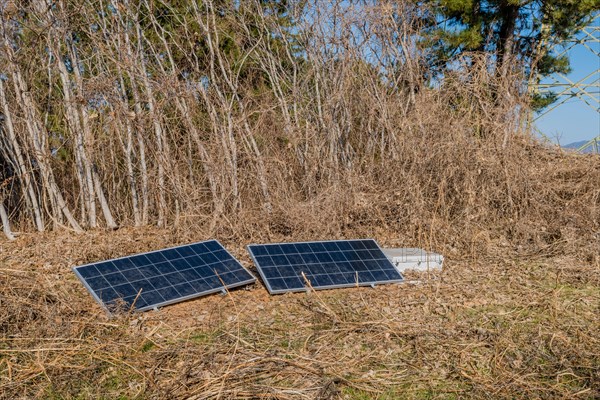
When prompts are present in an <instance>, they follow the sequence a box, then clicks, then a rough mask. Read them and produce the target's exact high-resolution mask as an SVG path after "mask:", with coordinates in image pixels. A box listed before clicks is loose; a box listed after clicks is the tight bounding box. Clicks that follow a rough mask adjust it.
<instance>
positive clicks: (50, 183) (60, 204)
mask: <svg viewBox="0 0 600 400" xmlns="http://www.w3.org/2000/svg"><path fill="white" fill-rule="evenodd" d="M5 44H6V45H9V44H8V43H5ZM11 73H12V77H13V83H14V86H15V92H16V94H17V99H18V103H19V104H20V106H21V108H22V109H23V111H24V113H25V122H26V125H27V128H28V132H29V135H30V138H31V141H32V144H33V148H34V154H35V158H36V162H37V164H38V166H39V169H40V172H41V174H42V178H43V181H44V187H45V188H46V190H47V192H48V196H49V199H50V202H51V203H52V208H53V209H55V208H56V209H57V210H59V212H61V213H62V214H63V215H64V216H65V218H66V219H67V221H69V224H70V225H71V227H72V228H73V229H74V230H75V231H77V232H82V231H83V230H82V229H81V226H80V225H79V224H78V223H77V221H76V220H75V218H73V214H71V211H70V210H69V207H68V206H67V203H66V201H65V200H64V198H63V196H62V194H61V193H60V189H59V188H58V185H57V184H56V180H55V179H54V174H53V172H52V169H51V168H50V166H49V165H48V163H47V161H46V159H47V158H49V155H48V149H47V140H46V137H45V134H46V132H45V129H44V127H43V125H42V123H41V121H40V118H39V116H38V115H37V111H36V109H35V104H34V103H33V100H32V99H31V98H30V94H29V91H28V89H27V85H26V84H25V82H24V80H23V78H22V76H21V74H20V73H19V70H18V66H17V65H15V64H14V63H13V64H12V65H11Z"/></svg>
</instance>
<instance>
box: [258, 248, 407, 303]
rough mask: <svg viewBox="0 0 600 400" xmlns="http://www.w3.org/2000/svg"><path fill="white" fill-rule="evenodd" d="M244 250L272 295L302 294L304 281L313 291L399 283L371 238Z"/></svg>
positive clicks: (398, 277) (393, 271)
mask: <svg viewBox="0 0 600 400" xmlns="http://www.w3.org/2000/svg"><path fill="white" fill-rule="evenodd" d="M248 251H249V252H250V255H251V257H252V259H253V260H254V262H255V264H256V266H257V268H258V271H259V273H260V275H261V277H262V278H263V281H264V282H265V284H266V286H267V289H268V290H269V292H270V293H273V294H276V293H284V292H289V291H304V290H306V279H307V280H308V281H309V282H310V284H311V286H312V287H313V288H315V289H328V288H337V287H351V286H365V285H373V284H376V283H392V282H401V281H402V280H403V278H402V275H400V273H399V272H398V271H397V270H396V269H395V268H394V266H393V265H392V264H391V263H390V261H389V260H388V259H387V257H386V256H385V254H383V252H382V251H381V249H380V248H379V245H377V242H375V241H374V240H372V239H364V240H362V239H359V240H335V241H323V242H299V243H278V244H262V245H250V246H248ZM303 275H304V276H303ZM304 277H305V278H306V279H305V278H304Z"/></svg>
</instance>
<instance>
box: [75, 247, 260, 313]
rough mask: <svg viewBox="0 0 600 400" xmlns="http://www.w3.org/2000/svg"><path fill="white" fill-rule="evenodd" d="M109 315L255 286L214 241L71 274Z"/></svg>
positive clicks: (105, 263)
mask: <svg viewBox="0 0 600 400" xmlns="http://www.w3.org/2000/svg"><path fill="white" fill-rule="evenodd" d="M73 271H74V272H75V274H76V275H77V277H78V278H79V279H80V280H81V281H82V282H83V284H84V285H85V287H86V288H87V289H88V290H89V291H90V293H91V294H92V296H94V298H95V299H96V301H98V302H99V303H100V304H101V305H102V306H104V307H105V308H106V309H107V310H108V311H113V310H115V309H116V308H118V307H126V308H133V309H135V310H137V311H145V310H149V309H152V308H157V307H160V306H164V305H167V304H173V303H177V302H180V301H184V300H188V299H192V298H194V297H199V296H203V295H207V294H210V293H216V292H219V291H224V290H225V288H227V289H230V288H234V287H237V286H241V285H246V284H249V283H252V282H254V281H256V278H255V277H254V276H253V275H252V274H251V273H250V272H248V270H246V269H245V268H244V267H242V265H241V264H240V263H239V261H237V260H236V259H235V258H234V257H233V256H232V255H231V254H230V253H229V252H228V251H227V250H225V248H224V247H223V246H222V245H221V243H219V242H218V241H216V240H208V241H204V242H199V243H193V244H189V245H185V246H178V247H172V248H168V249H163V250H157V251H151V252H148V253H141V254H136V255H132V256H129V257H123V258H116V259H113V260H107V261H100V262H97V263H92V264H86V265H82V266H79V267H75V268H73Z"/></svg>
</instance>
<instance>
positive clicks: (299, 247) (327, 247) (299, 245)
mask: <svg viewBox="0 0 600 400" xmlns="http://www.w3.org/2000/svg"><path fill="white" fill-rule="evenodd" d="M349 242H373V243H374V244H375V246H376V248H374V249H373V250H378V251H379V252H380V253H381V257H379V258H377V260H382V261H383V263H384V264H385V265H386V266H388V267H389V268H387V269H386V270H389V271H394V273H396V274H398V276H399V279H387V280H372V281H363V282H359V281H358V280H357V281H355V282H354V283H335V282H333V281H331V279H329V280H330V281H331V282H332V284H327V285H315V284H314V282H312V281H311V282H310V283H311V286H312V288H313V289H315V290H328V289H342V288H349V287H358V286H361V287H364V286H375V285H380V284H392V283H402V282H404V277H403V276H402V274H401V273H400V271H398V270H397V268H395V267H394V265H393V264H392V263H391V261H390V260H389V259H388V258H387V257H386V256H385V254H384V253H383V250H382V249H381V247H380V246H379V243H377V241H376V240H375V239H343V240H319V241H306V242H279V243H267V244H255V243H253V244H249V245H248V246H246V248H247V250H248V253H249V254H250V258H251V259H252V262H254V265H255V266H256V270H257V271H258V273H259V275H260V277H261V279H262V281H263V283H264V284H265V287H266V288H267V290H268V291H269V293H270V294H283V293H290V292H292V293H293V292H306V291H308V290H309V288H308V286H306V282H305V281H304V280H302V277H301V275H298V274H296V276H297V277H299V278H300V279H301V280H302V287H301V288H300V287H297V288H292V289H290V288H288V289H275V288H273V287H272V285H271V282H270V279H271V278H269V277H267V276H266V275H265V271H264V270H263V268H264V267H265V265H264V264H263V261H265V260H266V259H265V260H258V259H257V257H261V256H263V257H264V256H267V255H268V256H269V257H271V259H273V258H274V256H273V254H274V253H272V252H271V253H265V254H255V250H259V249H260V248H262V247H274V246H280V249H281V250H280V251H282V253H281V254H282V255H285V256H286V257H287V256H288V254H285V250H291V249H292V247H290V245H291V246H294V251H297V252H298V253H293V254H298V255H300V257H301V258H302V259H303V263H304V264H305V265H307V264H308V263H309V261H311V260H314V261H317V262H318V263H319V264H316V263H314V264H313V265H314V267H313V268H315V269H316V268H321V269H323V272H324V273H323V274H322V275H324V276H329V275H331V274H327V273H326V272H327V271H325V269H324V268H323V263H328V264H333V265H336V266H337V267H338V269H339V268H340V267H339V265H342V267H344V268H348V265H350V269H352V267H351V264H350V261H348V260H344V261H341V260H333V259H332V261H331V262H328V261H320V260H318V259H317V256H316V253H314V252H312V250H311V249H310V246H311V245H313V246H314V245H317V244H320V245H322V246H323V250H324V251H323V252H322V253H320V254H328V255H330V254H331V253H332V252H336V253H341V252H342V251H348V250H354V251H356V250H355V249H353V248H352V247H349V245H348V243H349ZM332 244H336V245H338V244H342V246H343V247H345V249H342V248H341V247H340V246H338V248H339V249H337V250H333V249H332V248H331V245H332ZM306 250H311V253H313V254H312V255H311V254H310V253H306V254H304V253H303V251H306ZM364 250H367V251H368V250H371V249H366V248H365V249H364ZM361 251H362V250H361ZM259 252H260V250H259ZM305 255H306V258H305V257H304V256H305ZM371 256H372V254H371ZM330 258H331V256H330ZM272 261H274V260H272ZM356 261H363V260H362V259H357V260H356ZM369 261H373V259H371V260H369ZM287 264H289V263H287ZM345 264H348V265H345ZM290 265H291V264H290ZM272 266H277V265H276V263H275V262H273V265H272ZM266 267H269V266H266ZM350 272H353V273H356V274H358V271H356V270H353V271H347V272H345V273H350ZM340 273H342V271H341V270H340ZM306 275H307V274H306V273H305V276H306ZM289 278H292V277H289ZM276 279H277V278H276ZM281 279H283V276H282V277H281ZM286 279H287V278H286ZM307 279H309V281H310V278H309V277H308V276H307Z"/></svg>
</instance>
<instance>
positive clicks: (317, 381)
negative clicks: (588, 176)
mask: <svg viewBox="0 0 600 400" xmlns="http://www.w3.org/2000/svg"><path fill="white" fill-rule="evenodd" d="M388 233H389V232H388ZM202 238H204V237H203V236H202V235H198V234H193V233H189V232H188V233H184V232H177V231H165V230H157V229H151V228H145V229H123V230H120V231H117V232H113V233H103V232H90V233H86V234H84V235H81V236H77V235H70V234H47V235H31V236H23V237H21V238H20V239H19V240H18V241H16V242H12V243H6V242H3V243H2V244H1V246H2V249H1V250H2V251H1V257H2V259H1V260H0V265H2V267H1V268H2V270H1V272H2V273H1V274H0V293H2V295H1V297H0V330H1V332H0V333H1V335H2V341H1V345H0V393H1V395H0V398H6V399H14V398H34V397H35V398H55V399H62V398H65V399H70V398H107V399H108V398H124V399H126V398H195V399H204V398H271V399H330V398H331V399H335V398H345V399H367V398H379V399H395V398H464V397H469V398H483V397H489V396H490V395H492V396H493V397H494V398H515V397H523V398H549V397H553V398H556V397H569V398H573V397H577V398H596V397H598V396H599V395H600V352H599V351H598V349H600V339H599V338H600V318H599V311H600V310H599V305H600V280H599V276H600V275H599V272H600V264H599V260H598V258H595V259H593V260H589V259H587V260H586V259H582V258H581V257H577V255H576V254H569V255H565V256H543V257H539V256H528V257H522V256H521V257H518V256H517V255H516V253H515V251H514V250H505V251H503V252H500V251H498V254H502V253H504V254H503V255H502V256H493V255H491V254H489V253H490V252H488V254H487V255H485V256H484V257H480V258H477V259H475V260H473V259H471V258H470V257H464V256H459V255H458V254H452V253H449V254H448V255H449V256H450V257H449V258H448V261H447V265H446V269H445V270H444V272H443V273H441V274H439V275H430V276H419V277H416V279H419V280H420V281H421V283H419V284H404V285H397V286H382V287H377V288H375V289H370V288H368V289H366V288H361V289H347V290H333V291H326V292H316V293H315V292H313V293H308V294H293V295H280V296H269V295H268V294H267V292H266V290H265V289H264V288H263V287H262V286H261V284H260V283H258V284H257V285H255V286H254V287H251V288H250V289H249V290H243V289H242V290H236V291H233V292H231V293H230V294H229V295H227V296H218V295H214V296H209V297H206V298H202V299H198V300H193V301H189V302H186V303H183V304H178V305H174V306H170V307H166V308H164V309H162V310H161V311H160V312H158V313H156V312H148V313H144V314H134V315H122V316H119V317H117V318H113V319H108V318H107V317H106V315H105V314H104V313H103V311H102V310H101V309H100V307H99V306H97V305H96V304H94V302H93V301H92V299H91V296H90V295H89V294H88V293H87V292H86V291H85V289H84V288H83V287H82V285H81V284H80V283H79V282H78V281H77V279H76V278H75V276H74V275H73V274H72V273H71V272H70V269H69V267H71V266H73V265H77V264H81V263H84V262H87V261H92V260H97V259H102V258H108V257H114V256H117V255H125V254H130V253H133V252H139V251H145V250H148V249H151V248H158V247H162V246H167V245H172V244H176V243H182V242H187V241H190V240H193V239H202ZM289 239H292V238H289ZM379 239H380V241H381V242H382V244H383V245H393V244H394V243H392V241H391V240H390V239H386V238H385V237H379ZM225 242H227V241H225ZM242 242H243V239H242V240H241V241H236V242H229V243H227V245H228V247H229V248H231V249H232V250H233V252H234V254H235V255H236V256H238V257H239V258H240V259H241V260H243V261H244V262H245V264H246V265H249V264H250V263H249V260H248V257H247V255H246V254H245V251H244V250H243V246H242V244H241V243H242ZM595 244H596V245H597V242H596V243H595ZM495 248H496V249H497V250H501V248H500V247H498V246H496V247H495Z"/></svg>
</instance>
